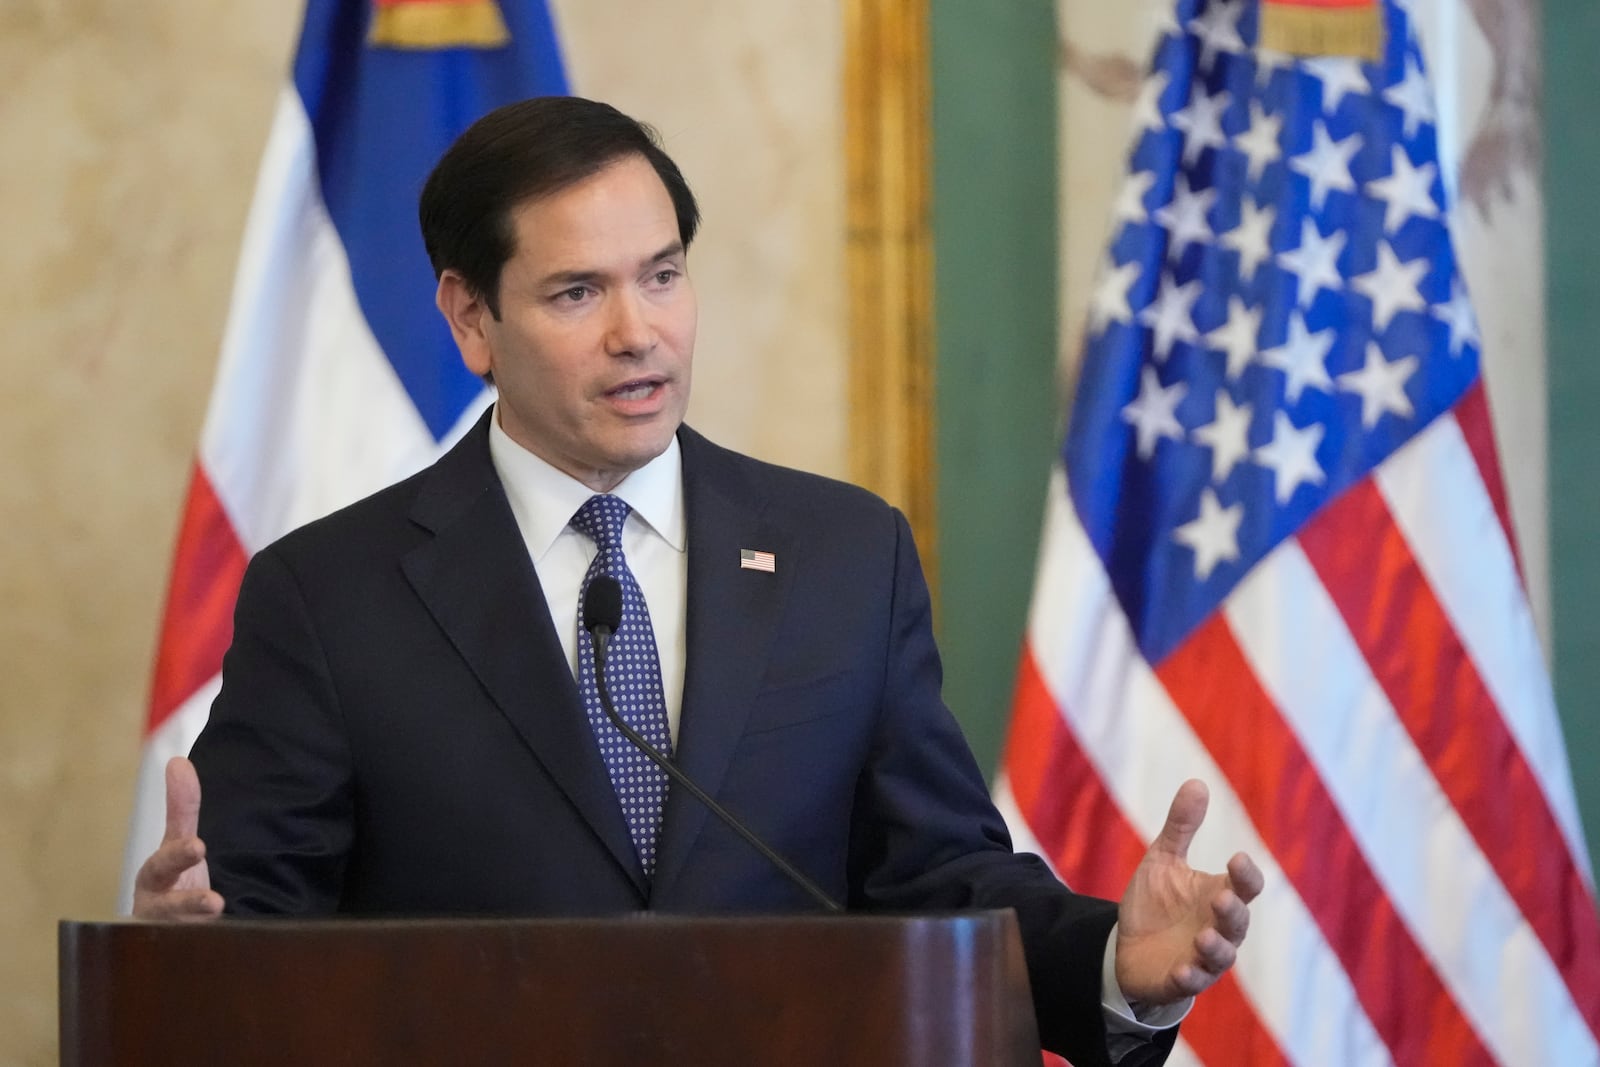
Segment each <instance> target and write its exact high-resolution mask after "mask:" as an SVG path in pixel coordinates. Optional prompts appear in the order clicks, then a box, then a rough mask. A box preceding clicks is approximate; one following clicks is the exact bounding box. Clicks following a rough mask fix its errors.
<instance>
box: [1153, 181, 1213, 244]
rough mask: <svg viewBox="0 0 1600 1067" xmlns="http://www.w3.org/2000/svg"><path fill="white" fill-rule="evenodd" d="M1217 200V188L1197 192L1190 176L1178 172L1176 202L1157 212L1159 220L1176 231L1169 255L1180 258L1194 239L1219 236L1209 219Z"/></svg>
mask: <svg viewBox="0 0 1600 1067" xmlns="http://www.w3.org/2000/svg"><path fill="white" fill-rule="evenodd" d="M1216 202H1217V191H1216V190H1215V189H1202V190H1200V191H1199V192H1195V191H1193V190H1191V189H1190V188H1189V176H1188V175H1187V174H1179V175H1178V179H1177V183H1176V184H1175V185H1174V186H1173V190H1172V202H1171V203H1170V204H1167V205H1166V206H1165V207H1162V208H1158V209H1157V210H1156V212H1155V216H1154V218H1155V220H1156V221H1157V222H1159V223H1161V225H1163V226H1165V227H1166V228H1167V229H1168V230H1170V231H1171V233H1172V236H1171V238H1170V240H1169V243H1168V244H1167V254H1168V255H1169V256H1171V257H1172V258H1173V259H1177V258H1178V257H1179V256H1181V255H1182V254H1183V250H1184V249H1185V248H1187V247H1188V246H1189V245H1190V244H1191V243H1192V242H1195V241H1209V240H1211V239H1212V237H1214V236H1215V234H1213V232H1212V230H1211V223H1209V222H1207V221H1206V215H1207V214H1208V213H1209V212H1210V211H1211V205H1212V204H1214V203H1216Z"/></svg>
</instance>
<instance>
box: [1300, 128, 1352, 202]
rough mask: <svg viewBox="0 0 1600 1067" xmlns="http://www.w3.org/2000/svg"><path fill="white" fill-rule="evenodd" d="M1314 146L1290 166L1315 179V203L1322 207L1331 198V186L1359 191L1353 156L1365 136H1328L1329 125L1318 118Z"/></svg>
mask: <svg viewBox="0 0 1600 1067" xmlns="http://www.w3.org/2000/svg"><path fill="white" fill-rule="evenodd" d="M1311 139H1312V143H1311V149H1310V151H1308V152H1303V153H1301V154H1300V155H1298V156H1295V157H1294V158H1293V159H1291V160H1289V166H1290V167H1292V168H1294V170H1296V171H1297V172H1299V173H1300V174H1303V175H1305V176H1306V178H1307V179H1308V180H1309V181H1310V182H1311V206H1312V207H1313V208H1314V209H1316V210H1317V211H1321V210H1322V205H1323V202H1324V201H1326V200H1327V199H1328V190H1330V189H1337V190H1339V191H1340V192H1345V193H1352V192H1355V188H1356V182H1355V179H1354V178H1352V177H1351V176H1350V160H1351V159H1352V158H1354V156H1355V154H1356V153H1357V152H1359V151H1360V150H1361V136H1360V135H1359V134H1354V133H1352V134H1350V135H1349V136H1348V137H1346V138H1345V139H1344V140H1342V141H1335V140H1334V139H1333V138H1332V137H1330V136H1328V127H1327V126H1326V125H1325V124H1324V123H1322V122H1320V121H1319V122H1318V123H1317V124H1316V126H1315V127H1314V128H1313V129H1312V131H1311Z"/></svg>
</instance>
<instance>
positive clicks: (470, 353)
mask: <svg viewBox="0 0 1600 1067" xmlns="http://www.w3.org/2000/svg"><path fill="white" fill-rule="evenodd" d="M433 302H434V304H435V306H437V307H438V309H439V314H441V315H443V316H444V321H446V322H448V323H449V324H450V334H451V336H452V337H454V338H455V339H456V347H457V348H459V349H461V362H463V363H465V364H466V365H467V369H468V370H470V371H471V372H472V373H473V374H476V375H477V376H478V377H480V378H482V377H484V376H485V375H487V374H489V373H491V372H492V371H493V369H494V365H493V364H494V361H493V358H492V355H493V353H492V352H491V350H490V347H489V334H488V326H489V321H490V320H491V318H492V316H491V314H490V312H489V305H488V304H487V303H485V302H484V299H483V297H481V296H479V295H478V293H477V292H476V291H474V290H473V288H472V286H470V285H468V284H467V280H466V279H465V278H463V277H462V276H461V274H460V273H459V272H458V271H455V270H447V271H445V272H444V273H443V274H441V275H439V288H438V289H437V290H435V292H434V294H433Z"/></svg>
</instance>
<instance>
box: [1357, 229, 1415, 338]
mask: <svg viewBox="0 0 1600 1067" xmlns="http://www.w3.org/2000/svg"><path fill="white" fill-rule="evenodd" d="M1426 273H1428V257H1427V256H1425V255H1422V256H1418V257H1417V258H1416V259H1413V260H1411V261H1409V262H1407V263H1402V262H1400V257H1399V256H1396V255H1395V254H1394V250H1393V249H1392V248H1390V247H1389V244H1388V242H1386V241H1385V242H1382V243H1380V244H1379V245H1378V265H1377V266H1376V267H1374V268H1373V269H1372V270H1371V271H1370V272H1369V273H1367V274H1357V275H1355V276H1354V277H1352V278H1351V279H1350V285H1351V287H1352V288H1354V289H1355V291H1356V292H1358V293H1362V294H1364V295H1365V296H1366V297H1367V298H1368V299H1369V300H1371V301H1372V325H1373V327H1374V328H1375V329H1378V330H1383V329H1386V328H1387V327H1388V325H1389V323H1390V321H1391V320H1393V319H1394V317H1395V314H1396V313H1397V312H1401V311H1421V310H1423V309H1424V308H1426V307H1427V306H1428V302H1427V301H1426V300H1424V299H1423V298H1422V292H1421V291H1420V290H1419V289H1418V288H1417V286H1418V285H1419V284H1420V283H1421V281H1422V276H1423V275H1424V274H1426Z"/></svg>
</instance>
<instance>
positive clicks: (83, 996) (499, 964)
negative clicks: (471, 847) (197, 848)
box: [60, 912, 1039, 1067]
mask: <svg viewBox="0 0 1600 1067" xmlns="http://www.w3.org/2000/svg"><path fill="white" fill-rule="evenodd" d="M60 960H61V972H60V981H61V1005H60V1007H61V1062H62V1064H63V1065H64V1067H79V1065H89V1064H94V1065H101V1064H162V1065H167V1067H181V1065H185V1064H208V1065H209V1064H232V1065H239V1067H249V1065H253V1064H263V1065H264V1064H272V1065H280V1064H349V1065H367V1064H411V1063H415V1064H489V1063H536V1064H585V1065H588V1064H595V1065H607V1064H652V1065H657V1064H694V1065H697V1067H700V1065H706V1067H714V1065H720V1064H728V1065H733V1064H740V1065H743V1064H756V1063H760V1064H791V1063H792V1064H827V1065H830V1067H834V1065H851V1064H874V1065H881V1064H902V1063H903V1064H938V1065H940V1067H960V1065H963V1064H970V1065H974V1067H977V1065H984V1067H989V1065H995V1064H1001V1065H1003V1064H1011V1063H1016V1064H1030V1065H1034V1064H1037V1063H1038V1062H1039V1054H1038V1047H1039V1046H1038V1038H1037V1034H1036V1031H1035V1028H1034V1023H1033V1014H1032V1008H1031V1005H1030V1001H1029V996H1028V983H1027V975H1026V971H1025V970H1024V965H1023V959H1022V949H1021V943H1020V941H1019V940H1018V938H1017V930H1016V923H1015V920H1014V918H1013V916H1012V915H1011V913H1010V912H984V913H976V914H967V915H961V916H950V917H939V916H925V917H911V918H895V917H882V916H846V917H843V918H822V917H818V918H810V917H783V918H709V919H708V918H685V917H668V916H659V915H640V916H637V917H627V918H619V919H614V920H483V921H477V920H416V921H390V920H356V921H318V922H299V921H286V920H285V921H246V920H224V921H221V922H217V923H210V924H167V923H133V922H121V923H73V922H63V923H62V924H61V927H60Z"/></svg>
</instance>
